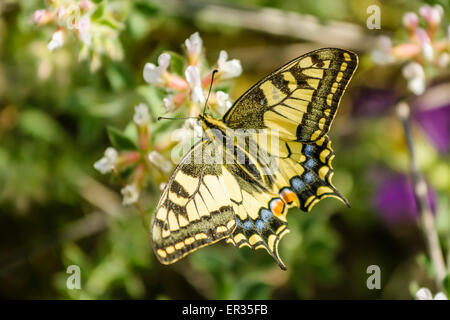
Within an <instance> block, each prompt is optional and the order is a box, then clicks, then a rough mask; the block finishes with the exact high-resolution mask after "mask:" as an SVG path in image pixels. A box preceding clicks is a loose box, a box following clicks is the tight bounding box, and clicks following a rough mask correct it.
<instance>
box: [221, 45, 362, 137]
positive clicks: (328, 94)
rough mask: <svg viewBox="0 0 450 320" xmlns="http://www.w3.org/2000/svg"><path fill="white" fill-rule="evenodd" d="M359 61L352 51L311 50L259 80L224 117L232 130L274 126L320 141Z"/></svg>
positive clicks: (283, 133) (282, 133) (285, 132)
mask: <svg viewBox="0 0 450 320" xmlns="http://www.w3.org/2000/svg"><path fill="white" fill-rule="evenodd" d="M357 66H358V57H357V55H356V54H354V53H353V52H350V51H346V50H342V49H335V48H326V49H319V50H316V51H312V52H310V53H307V54H305V55H303V56H300V57H298V58H296V59H294V60H292V61H291V62H289V63H287V64H286V65H285V66H283V67H281V68H280V69H278V70H276V71H274V72H273V73H271V74H270V75H268V76H267V77H266V78H264V79H262V80H261V81H259V82H258V83H256V84H255V85H254V86H253V87H252V88H250V89H249V90H248V91H247V92H245V93H244V94H243V95H242V96H241V97H240V98H239V99H238V100H237V101H236V102H235V104H234V105H233V107H232V108H231V109H230V110H229V111H228V112H227V113H226V114H225V116H224V118H223V120H224V122H225V124H226V125H227V126H228V127H230V128H231V129H264V128H275V129H277V130H278V131H279V134H280V136H281V137H283V138H284V139H286V140H293V141H304V142H308V141H310V142H313V141H316V140H318V139H320V138H321V137H323V136H324V135H325V134H326V133H327V132H328V130H329V128H330V125H331V122H332V121H333V119H334V116H335V114H336V110H337V108H338V105H339V102H340V100H341V97H342V95H343V93H344V91H345V88H346V87H347V85H348V83H349V81H350V79H351V77H352V75H353V73H354V71H355V69H356V67H357Z"/></svg>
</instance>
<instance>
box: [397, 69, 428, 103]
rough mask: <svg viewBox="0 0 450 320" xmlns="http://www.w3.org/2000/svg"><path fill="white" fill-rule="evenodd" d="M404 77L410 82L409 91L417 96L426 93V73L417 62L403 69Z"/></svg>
mask: <svg viewBox="0 0 450 320" xmlns="http://www.w3.org/2000/svg"><path fill="white" fill-rule="evenodd" d="M402 73H403V76H404V77H405V78H406V80H408V89H409V90H411V92H413V93H414V94H416V95H421V94H422V93H424V91H425V85H426V83H425V72H424V70H423V68H422V66H421V65H420V64H418V63H416V62H410V63H408V64H407V65H406V66H404V67H403V69H402Z"/></svg>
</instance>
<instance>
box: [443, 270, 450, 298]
mask: <svg viewBox="0 0 450 320" xmlns="http://www.w3.org/2000/svg"><path fill="white" fill-rule="evenodd" d="M442 286H443V287H444V291H445V295H446V296H447V297H450V273H447V275H446V276H445V277H444V280H442Z"/></svg>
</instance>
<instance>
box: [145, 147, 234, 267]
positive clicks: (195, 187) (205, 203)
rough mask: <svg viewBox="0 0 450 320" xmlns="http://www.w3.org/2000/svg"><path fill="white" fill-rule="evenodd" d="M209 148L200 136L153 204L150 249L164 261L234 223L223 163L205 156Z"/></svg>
mask: <svg viewBox="0 0 450 320" xmlns="http://www.w3.org/2000/svg"><path fill="white" fill-rule="evenodd" d="M211 148H213V144H212V143H210V142H209V141H205V140H202V141H200V142H199V143H197V144H196V145H195V146H194V147H193V148H192V149H191V151H189V153H188V154H187V155H186V156H185V157H184V158H183V159H182V160H181V162H180V164H179V165H178V166H177V168H176V169H175V171H174V173H173V174H172V177H171V178H170V180H169V182H168V183H167V185H166V187H165V189H164V191H163V194H162V196H161V199H160V201H159V203H158V205H157V207H156V210H155V213H154V215H153V221H152V240H153V249H154V251H155V254H156V256H157V257H158V259H159V261H161V262H162V263H164V264H169V263H173V262H175V261H177V260H179V259H181V258H182V257H184V256H186V255H187V254H189V253H190V252H192V251H195V250H197V249H198V248H200V247H204V246H206V245H209V244H212V243H214V242H217V241H219V240H220V239H223V238H226V237H228V236H229V235H230V234H231V233H232V232H233V230H234V229H235V227H236V220H235V214H234V211H233V208H232V204H231V201H230V198H229V196H228V192H227V190H226V189H225V188H224V187H223V186H224V183H223V177H222V167H221V165H220V164H216V163H214V162H213V161H209V160H208V159H206V161H205V159H204V157H206V156H207V155H208V154H210V153H209V152H208V149H211ZM199 156H200V160H199V158H198V157H199Z"/></svg>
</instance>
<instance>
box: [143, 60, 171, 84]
mask: <svg viewBox="0 0 450 320" xmlns="http://www.w3.org/2000/svg"><path fill="white" fill-rule="evenodd" d="M169 64H170V55H169V54H168V53H163V54H161V55H160V56H159V57H158V66H155V65H154V64H153V63H146V64H145V66H144V72H143V74H144V80H145V81H146V82H147V83H151V84H163V83H164V80H163V79H162V77H161V75H162V74H163V73H165V72H166V71H167V68H168V67H169Z"/></svg>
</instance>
